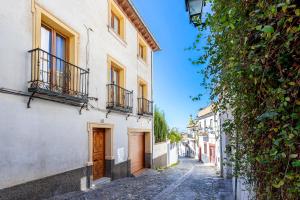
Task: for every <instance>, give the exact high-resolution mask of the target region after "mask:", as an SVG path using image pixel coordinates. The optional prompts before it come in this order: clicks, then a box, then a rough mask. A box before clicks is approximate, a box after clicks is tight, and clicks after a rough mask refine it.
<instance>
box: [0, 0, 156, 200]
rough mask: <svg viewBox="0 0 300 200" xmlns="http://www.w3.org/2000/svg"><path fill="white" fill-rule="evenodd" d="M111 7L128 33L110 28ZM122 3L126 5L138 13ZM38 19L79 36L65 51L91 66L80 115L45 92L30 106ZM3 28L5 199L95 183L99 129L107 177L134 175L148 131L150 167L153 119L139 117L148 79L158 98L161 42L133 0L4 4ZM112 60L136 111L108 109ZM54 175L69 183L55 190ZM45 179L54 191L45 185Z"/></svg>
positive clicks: (0, 191)
mask: <svg viewBox="0 0 300 200" xmlns="http://www.w3.org/2000/svg"><path fill="white" fill-rule="evenodd" d="M112 5H113V6H114V9H116V10H117V11H118V12H119V13H118V14H120V16H122V17H123V18H122V19H121V20H120V21H121V23H123V25H121V26H120V27H121V29H122V30H121V32H122V31H123V33H122V34H123V36H124V37H123V38H122V37H120V36H119V35H118V34H116V33H115V31H114V30H113V28H112V27H110V26H111V19H112V18H111V15H112V14H111V13H112V12H111V9H112V8H111V7H112ZM120 5H122V6H126V5H127V6H128V9H129V10H130V11H131V12H132V13H133V15H134V16H129V15H128V13H126V12H125V9H124V7H122V6H120ZM128 9H127V10H128ZM134 18H135V22H133V19H134ZM38 20H40V21H41V20H42V23H44V22H43V20H44V21H45V23H46V24H47V25H48V23H49V24H50V25H53V26H55V28H56V27H58V28H57V34H58V33H60V32H61V31H62V30H60V29H63V28H64V27H67V28H65V29H68V30H66V31H69V32H68V33H70V34H71V33H72V34H74V35H72V36H70V38H68V40H67V41H68V43H70V44H71V42H72V41H73V40H74V41H75V42H74V43H73V45H74V46H72V45H70V46H69V47H68V48H67V49H68V50H70V49H73V51H74V52H75V53H74V52H72V53H70V54H69V59H73V61H74V62H76V63H72V64H75V65H76V66H79V67H80V68H82V69H84V70H88V69H89V82H88V97H89V98H88V102H87V103H86V105H83V106H84V107H83V109H82V112H81V114H79V110H80V109H81V108H80V106H72V105H68V104H65V103H62V102H57V101H56V100H55V102H53V101H49V100H44V99H40V98H38V96H39V95H34V96H33V100H31V102H30V108H27V104H28V102H29V98H30V96H31V95H32V92H28V87H29V83H28V81H30V78H31V75H32V62H33V61H32V59H31V57H30V53H28V51H29V50H31V49H34V48H37V47H40V46H39V44H38V43H39V42H38V41H39V39H38V38H37V35H36V34H37V32H36V30H37V27H36V26H37V24H38ZM137 22H139V23H140V26H139V27H138V26H137V24H135V23H137ZM50 25H49V26H50ZM122 26H124V27H122ZM0 27H1V28H0V30H1V38H0V41H1V46H0V68H1V73H0V137H1V140H0V158H1V159H0V169H1V170H0V177H1V178H0V196H1V195H8V194H9V195H19V196H13V197H12V198H17V199H22V198H23V199H28V196H26V195H28V194H30V195H36V196H37V197H38V194H37V193H40V194H39V195H40V196H39V197H40V198H42V197H43V198H46V197H48V196H49V195H53V194H59V193H63V192H68V191H72V190H78V189H86V188H88V187H89V186H90V185H91V182H92V181H93V167H94V164H93V144H94V142H95V141H93V131H94V130H95V129H99V130H100V129H101V130H103V131H104V132H105V171H104V173H105V175H104V176H108V177H110V178H112V179H115V178H120V177H124V176H129V175H131V172H130V160H131V158H130V145H129V144H130V137H131V135H133V136H134V135H138V134H143V135H144V136H143V137H144V138H145V147H144V151H145V163H144V166H145V167H151V165H152V164H151V163H152V162H151V159H152V145H153V142H152V138H153V137H152V116H151V114H150V115H147V116H146V115H138V100H137V98H138V97H139V92H138V91H139V86H140V85H139V84H140V82H143V84H145V85H147V87H146V89H145V91H144V92H145V93H146V94H147V96H146V97H145V96H144V98H147V99H148V100H149V101H151V100H152V69H153V62H152V59H153V52H155V51H157V50H159V47H158V45H157V43H156V42H155V40H154V38H153V36H152V35H151V33H150V32H149V30H148V29H147V27H146V26H145V24H144V23H143V21H142V20H141V18H140V16H139V15H138V13H137V11H136V9H134V7H133V5H132V3H131V2H130V1H127V0H124V1H110V0H91V1H72V0H64V1H59V0H51V1H49V0H36V1H34V0H32V1H29V0H10V1H2V2H1V7H0ZM120 27H119V28H120ZM55 28H54V29H55ZM142 31H143V33H142ZM67 35H68V34H67ZM40 37H41V36H40ZM140 41H143V44H144V45H145V46H144V48H146V49H144V52H143V54H146V55H144V56H145V57H146V58H147V59H145V60H142V59H141V58H140V57H139V56H138V55H139V42H140ZM56 42H57V44H56V45H57V46H58V41H56ZM69 48H70V49H69ZM33 60H34V59H33ZM41 62H42V61H41ZM113 62H114V64H116V65H120V68H122V69H120V70H123V78H122V79H123V80H122V81H123V84H122V87H124V88H126V89H127V90H128V91H133V93H132V110H131V112H116V111H114V110H113V109H107V101H108V98H109V97H108V95H109V94H108V87H107V84H108V83H110V80H109V79H110V77H111V75H110V73H111V71H110V70H111V68H110V67H111V66H110V65H111V63H113ZM56 63H57V61H56ZM57 65H58V64H56V67H57ZM56 71H58V69H56ZM75 74H76V73H75ZM73 75H74V74H73ZM73 75H71V76H72V77H73ZM56 79H58V78H57V77H56ZM71 79H72V78H71ZM69 87H71V86H69ZM74 88H76V86H75V87H74ZM74 88H73V89H74ZM68 94H69V95H70V93H68ZM43 96H47V95H43ZM48 97H50V99H52V98H53V96H51V95H48ZM54 99H57V98H54ZM81 105H82V104H81ZM86 108H87V109H86ZM148 114H149V113H148ZM103 142H104V141H103ZM133 151H134V150H133V149H131V152H133ZM66 177H67V178H66ZM54 179H56V180H63V181H62V182H61V184H62V185H60V188H55V187H56V186H55V184H54V183H53V180H54ZM64 180H68V181H67V182H64ZM41 182H46V183H47V184H46V185H47V187H49V188H41V187H42V186H41ZM21 184H23V185H21ZM64 184H65V185H66V187H64ZM24 188H25V189H24ZM33 188H34V189H33ZM18 191H22V192H19V193H18ZM34 191H35V192H37V193H36V194H35V193H34ZM41 191H44V193H43V194H41V193H42V192H41ZM49 191H50V192H49ZM47 192H48V193H47ZM43 195H44V196H43ZM30 199H34V198H30Z"/></svg>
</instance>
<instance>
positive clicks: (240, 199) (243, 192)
mask: <svg viewBox="0 0 300 200" xmlns="http://www.w3.org/2000/svg"><path fill="white" fill-rule="evenodd" d="M235 181H236V178H233V179H232V185H233V193H234V195H236V197H237V200H250V199H255V198H254V196H255V195H254V193H253V192H252V191H251V187H248V186H247V184H246V183H245V180H244V179H243V178H241V177H239V178H237V184H235ZM235 186H237V187H236V189H235Z"/></svg>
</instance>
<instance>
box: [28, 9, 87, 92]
mask: <svg viewBox="0 0 300 200" xmlns="http://www.w3.org/2000/svg"><path fill="white" fill-rule="evenodd" d="M33 20H34V31H33V39H34V40H33V48H34V49H38V51H39V55H38V57H39V62H40V64H39V65H37V68H38V69H37V70H32V72H31V73H32V77H33V78H35V80H38V81H40V82H41V83H42V84H41V85H42V87H43V89H46V90H51V91H54V92H58V93H68V94H74V95H76V94H78V93H79V92H80V83H79V81H78V80H80V77H81V73H80V68H79V67H74V66H76V65H77V50H78V40H79V34H78V33H77V32H76V31H74V30H73V29H72V28H70V27H68V26H67V25H65V24H64V23H63V22H61V21H60V20H59V19H57V18H56V17H55V16H53V15H52V14H50V13H49V12H48V11H46V10H44V9H43V8H41V7H39V6H38V5H37V4H35V5H34V18H33ZM73 69H74V70H73Z"/></svg>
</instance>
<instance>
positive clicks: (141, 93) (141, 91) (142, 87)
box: [138, 83, 145, 98]
mask: <svg viewBox="0 0 300 200" xmlns="http://www.w3.org/2000/svg"><path fill="white" fill-rule="evenodd" d="M138 93H139V94H138V95H139V98H145V85H143V84H141V83H140V84H139V92H138Z"/></svg>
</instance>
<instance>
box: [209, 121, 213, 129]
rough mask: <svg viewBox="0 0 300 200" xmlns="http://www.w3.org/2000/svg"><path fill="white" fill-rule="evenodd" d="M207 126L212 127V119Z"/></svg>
mask: <svg viewBox="0 0 300 200" xmlns="http://www.w3.org/2000/svg"><path fill="white" fill-rule="evenodd" d="M209 126H210V128H212V127H213V120H212V119H210V122H209Z"/></svg>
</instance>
